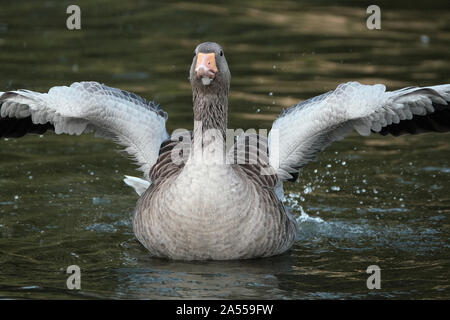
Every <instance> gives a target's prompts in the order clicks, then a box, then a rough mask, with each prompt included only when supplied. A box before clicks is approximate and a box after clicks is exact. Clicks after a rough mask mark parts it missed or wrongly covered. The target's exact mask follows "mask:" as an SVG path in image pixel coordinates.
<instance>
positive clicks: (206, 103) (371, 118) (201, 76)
mask: <svg viewBox="0 0 450 320" xmlns="http://www.w3.org/2000/svg"><path fill="white" fill-rule="evenodd" d="M230 80H231V75H230V71H229V69H228V65H227V61H226V59H225V55H224V52H223V50H222V48H221V47H220V46H219V45H218V44H216V43H212V42H206V43H202V44H200V45H198V46H197V48H196V49H195V53H194V58H193V62H192V66H191V68H190V83H191V85H192V94H193V110H194V112H193V113H194V130H193V132H192V133H191V132H188V133H186V132H184V133H183V132H182V133H180V132H174V134H172V135H169V134H168V133H167V131H166V128H165V123H166V120H167V114H166V113H165V112H164V111H163V110H162V109H161V107H160V106H159V105H158V104H157V103H156V102H153V101H147V100H145V99H143V98H141V97H139V96H137V95H135V94H133V93H130V92H126V91H123V90H119V89H114V88H110V87H107V86H106V85H103V84H99V83H96V82H80V83H73V84H72V85H70V86H69V87H67V86H58V87H53V88H51V89H50V90H49V91H48V93H37V92H33V91H29V90H17V91H9V92H6V93H3V94H2V95H1V96H0V108H1V109H0V115H1V118H0V137H16V138H17V137H21V136H23V135H25V134H27V133H38V134H42V133H44V132H46V131H47V130H52V131H54V132H55V133H56V134H61V133H67V134H76V135H79V134H81V133H87V132H95V133H96V135H98V136H101V137H105V138H111V139H114V141H116V142H117V143H119V144H121V145H123V146H125V147H126V149H125V150H126V151H127V152H128V153H129V154H130V155H132V156H133V157H134V158H135V159H136V161H137V163H138V164H139V165H140V170H141V171H142V172H143V175H144V179H140V178H135V177H126V179H125V182H126V183H127V184H129V185H131V186H133V187H134V188H135V190H136V192H137V193H138V194H139V195H140V198H139V201H138V203H137V206H136V210H135V214H134V219H133V229H134V232H135V235H136V237H137V239H138V240H139V241H140V242H141V243H142V244H143V246H144V247H145V248H147V249H148V251H149V252H150V254H151V255H152V256H155V257H165V258H171V259H184V260H207V259H217V260H226V259H244V258H254V257H267V256H272V255H277V254H280V253H282V252H285V251H286V250H288V249H289V248H290V247H291V246H292V244H293V243H294V241H295V237H296V233H297V225H296V221H295V219H294V218H293V216H291V214H290V213H289V212H288V210H287V209H286V208H285V207H284V205H283V203H282V198H283V194H282V187H283V182H285V181H295V180H296V179H297V178H298V172H299V169H300V168H302V167H303V166H305V165H306V164H307V163H308V162H309V161H311V160H313V159H314V158H315V157H316V155H317V153H318V152H319V151H321V150H322V149H324V148H325V147H326V146H328V145H329V144H331V143H332V142H334V141H337V140H340V139H342V138H343V137H345V136H346V135H347V134H349V133H350V132H351V131H352V130H353V129H354V130H356V131H357V132H358V133H359V134H361V135H363V136H367V135H369V134H370V133H371V132H373V133H379V134H382V135H387V134H392V135H395V136H397V135H402V134H406V133H409V134H418V133H424V132H448V131H450V108H449V106H448V102H449V101H450V85H449V84H446V85H438V86H431V87H408V88H404V89H401V90H396V91H386V88H385V86H384V85H381V84H377V85H362V84H360V83H358V82H349V83H345V84H341V85H339V86H338V87H337V88H336V89H335V90H334V91H330V92H327V93H325V94H322V95H320V96H318V97H315V98H312V99H309V100H306V101H304V102H302V103H299V104H297V105H295V106H293V107H291V108H289V109H287V110H286V111H283V112H282V113H281V114H280V115H279V116H278V118H277V119H276V120H275V121H274V123H273V126H272V130H271V132H270V134H269V136H268V139H267V140H265V139H264V137H263V136H262V135H256V134H250V133H249V134H247V133H244V134H242V135H240V136H239V137H238V139H233V144H234V147H232V148H226V146H225V141H227V108H228V91H229V86H230ZM191 138H192V139H191ZM235 140H236V141H235ZM251 141H256V142H257V143H256V149H255V145H254V143H251ZM266 142H267V143H266ZM239 143H240V145H241V146H243V147H244V149H239V148H238V147H237V146H238V145H239ZM233 144H232V145H233ZM229 150H231V151H229ZM239 150H240V151H239ZM242 150H244V151H243V153H242V152H241V151H242ZM255 150H256V151H257V152H256V154H259V152H260V151H261V150H262V151H264V150H268V153H267V157H266V160H267V161H266V160H264V159H262V158H261V159H259V158H258V159H257V160H256V161H253V162H251V161H249V159H250V156H251V155H252V154H254V153H255V152H254V151H255ZM260 153H261V155H264V152H260ZM230 155H231V156H230ZM242 158H243V159H244V160H243V162H242V161H241V162H239V161H236V160H238V159H242ZM224 159H227V161H224ZM229 159H231V160H232V161H228V160H229Z"/></svg>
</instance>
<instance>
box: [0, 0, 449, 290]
mask: <svg viewBox="0 0 450 320" xmlns="http://www.w3.org/2000/svg"><path fill="white" fill-rule="evenodd" d="M70 4H71V1H56V0H51V1H14V2H13V1H9V2H6V1H5V3H3V2H2V6H1V7H2V10H0V75H1V77H0V91H6V90H9V89H11V90H12V89H17V88H28V89H32V90H37V91H47V90H48V88H49V87H51V86H54V85H62V84H65V85H67V84H70V83H71V82H74V81H80V80H95V81H99V82H103V83H106V84H108V85H110V86H114V87H120V88H122V89H126V90H129V91H133V92H135V93H137V94H140V95H142V96H144V97H146V98H151V99H155V100H157V101H158V102H160V103H161V105H162V106H163V108H164V109H165V110H166V111H167V112H168V113H169V120H168V123H167V125H168V129H169V131H172V130H174V129H176V128H179V127H183V128H192V105H191V92H190V87H189V83H188V81H187V76H188V68H189V65H190V63H191V61H192V52H193V50H194V48H195V46H196V45H197V44H198V43H200V42H203V41H207V40H209V41H216V42H218V43H220V44H221V45H222V46H223V47H224V50H225V53H226V55H227V60H228V63H229V65H230V69H231V72H232V85H231V97H230V111H229V118H230V119H229V127H231V128H244V129H246V128H250V127H253V128H270V126H271V123H272V121H273V120H274V119H275V117H276V115H277V114H278V113H279V112H280V110H281V108H282V107H288V106H290V105H293V104H295V103H297V102H298V101H301V100H304V99H306V98H308V97H311V96H314V95H317V94H320V93H322V92H325V91H328V90H331V89H334V88H335V87H336V86H337V85H338V84H339V83H341V82H346V81H350V80H358V81H360V82H363V83H367V84H373V83H384V84H386V85H387V86H388V87H389V88H391V89H397V88H400V87H404V86H411V85H431V84H440V83H449V82H450V76H449V74H450V63H449V56H450V9H449V5H448V1H436V2H435V1H433V4H431V3H419V2H418V1H417V3H416V2H415V1H408V2H406V4H405V5H403V4H402V3H400V2H393V1H389V2H387V1H379V2H378V5H379V6H380V7H381V13H382V22H381V27H382V29H381V30H373V31H371V30H368V29H367V28H366V17H367V14H366V12H365V10H366V8H367V5H368V4H367V3H366V2H364V1H353V2H350V1H341V2H337V3H333V2H331V1H302V2H299V1H276V2H268V1H246V0H240V1H227V2H226V3H221V2H214V3H213V2H205V3H198V2H197V3H190V2H178V3H175V2H166V1H164V2H162V1H151V2H145V1H137V0H134V1H79V2H78V4H79V5H80V7H81V12H82V29H81V30H80V31H68V30H67V29H66V27H65V20H66V18H67V14H66V13H65V12H66V8H67V6H68V5H70ZM449 137H450V136H449V135H448V134H447V135H445V134H442V135H438V134H428V135H423V136H409V137H408V136H406V137H401V138H393V137H378V136H371V137H369V138H363V137H359V136H358V135H356V134H353V135H351V136H350V137H348V138H346V139H345V140H344V141H341V142H338V143H335V144H334V145H332V146H331V147H329V148H328V149H326V150H325V151H324V152H323V153H322V154H321V155H320V157H319V160H318V161H317V162H315V163H311V164H310V165H308V166H307V167H306V168H305V169H304V170H303V171H302V172H301V175H300V182H298V183H295V184H287V185H286V187H285V191H286V194H287V202H288V204H289V205H291V206H292V207H293V209H294V212H295V213H296V214H297V215H298V216H300V217H301V218H302V222H301V223H300V236H299V239H298V241H297V242H296V244H295V246H294V247H293V249H292V250H290V251H289V252H288V253H286V254H284V255H282V256H278V257H273V258H268V259H258V260H249V261H230V262H195V263H185V262H173V261H166V260H159V259H152V258H149V257H148V255H147V252H146V250H145V249H144V248H143V247H142V246H141V245H140V244H139V243H138V242H137V241H136V240H135V238H134V235H133V231H132V226H131V219H132V215H133V209H134V206H135V203H136V200H137V196H136V195H135V193H134V191H133V190H131V189H130V188H128V187H126V186H125V185H124V183H123V182H122V178H123V175H124V174H128V175H138V174H139V173H138V172H137V171H135V167H134V166H133V164H132V163H131V162H130V161H129V160H127V159H126V158H125V157H122V156H121V155H120V154H119V153H118V151H119V150H120V149H119V148H118V147H116V146H115V145H114V144H113V143H112V142H109V141H104V140H101V139H95V138H94V137H93V136H90V135H87V136H82V137H71V136H56V135H54V134H46V135H45V136H43V137H39V136H28V137H25V138H23V139H20V140H13V139H10V140H4V141H0V297H2V298H139V299H155V298H264V299H265V298H275V299H278V298H287V299H292V298H295V299H297V298H301V299H302V298H306V299H322V298H332V299H334V298H344V299H346V298H400V299H411V298H445V299H449V298H450V280H449V274H450V272H449V268H450V230H449V224H450V218H449V214H450V196H449V191H450V187H449V178H450V161H449V156H450V144H449V142H448V140H449ZM72 264H76V265H79V266H80V268H81V281H82V284H81V286H82V290H80V291H70V290H68V289H67V288H66V279H67V276H68V275H67V274H66V273H65V270H66V268H67V266H69V265H72ZM373 264H376V265H378V266H379V267H380V268H381V270H382V271H381V279H382V282H381V289H380V290H369V289H367V287H366V279H367V277H368V274H366V272H365V271H366V268H367V267H368V266H369V265H373Z"/></svg>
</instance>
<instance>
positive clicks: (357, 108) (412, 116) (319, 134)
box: [269, 82, 450, 181]
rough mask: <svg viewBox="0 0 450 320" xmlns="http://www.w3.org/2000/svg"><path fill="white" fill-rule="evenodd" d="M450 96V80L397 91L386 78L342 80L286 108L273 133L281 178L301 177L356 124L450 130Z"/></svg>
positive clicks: (273, 159) (368, 129)
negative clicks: (388, 86) (384, 82)
mask: <svg viewBox="0 0 450 320" xmlns="http://www.w3.org/2000/svg"><path fill="white" fill-rule="evenodd" d="M449 102H450V84H446V85H438V86H432V87H424V88H420V87H408V88H403V89H400V90H396V91H391V92H389V91H386V88H385V86H384V85H381V84H377V85H362V84H360V83H358V82H349V83H345V84H341V85H339V86H338V87H337V88H336V90H334V91H330V92H327V93H325V94H322V95H320V96H317V97H315V98H312V99H308V100H306V101H304V102H302V103H300V104H298V105H296V106H293V107H291V108H290V109H288V110H285V111H283V112H282V113H281V114H280V116H279V117H278V118H277V119H276V120H275V122H274V123H273V126H272V130H271V132H270V134H269V149H270V163H271V165H273V166H274V167H275V169H276V171H277V175H278V177H279V178H280V179H282V180H289V181H295V180H296V178H297V176H298V170H299V169H300V168H302V167H303V166H305V165H306V164H307V163H308V162H309V161H311V160H314V159H315V158H316V156H317V153H318V152H319V151H321V150H323V149H324V148H325V147H327V146H328V145H330V144H331V143H332V142H334V141H337V140H340V139H342V138H344V137H345V136H346V135H348V134H349V133H350V132H351V131H352V130H356V131H357V132H358V133H359V134H360V135H362V136H368V135H370V134H371V133H372V132H376V133H380V134H382V135H387V134H392V135H401V134H406V133H410V134H417V133H424V132H448V131H450V107H449V105H448V103H449ZM275 133H276V134H275ZM272 150H277V151H272Z"/></svg>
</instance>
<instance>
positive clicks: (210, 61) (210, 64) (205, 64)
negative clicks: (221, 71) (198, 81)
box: [195, 53, 218, 79]
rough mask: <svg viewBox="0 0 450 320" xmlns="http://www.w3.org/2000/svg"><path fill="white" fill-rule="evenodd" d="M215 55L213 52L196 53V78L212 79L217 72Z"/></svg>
mask: <svg viewBox="0 0 450 320" xmlns="http://www.w3.org/2000/svg"><path fill="white" fill-rule="evenodd" d="M217 71H218V70H217V66H216V56H215V54H214V53H198V54H197V64H196V65H195V73H196V75H197V78H204V77H208V78H209V79H214V77H215V76H216V73H217Z"/></svg>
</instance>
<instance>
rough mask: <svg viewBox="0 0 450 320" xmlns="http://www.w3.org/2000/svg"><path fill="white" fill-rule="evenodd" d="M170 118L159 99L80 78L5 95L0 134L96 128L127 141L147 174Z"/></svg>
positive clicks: (0, 107) (1, 99)
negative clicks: (67, 83)
mask: <svg viewBox="0 0 450 320" xmlns="http://www.w3.org/2000/svg"><path fill="white" fill-rule="evenodd" d="M0 94H1V93H0ZM166 120H167V114H166V113H165V112H164V111H163V110H162V109H161V108H160V106H159V105H158V104H157V103H155V102H153V101H147V100H145V99H143V98H141V97H139V96H138V95H135V94H133V93H130V92H127V91H123V90H120V89H115V88H110V87H108V86H105V85H103V84H99V83H97V82H75V83H73V84H72V85H70V87H66V86H60V87H53V88H51V89H50V90H49V91H48V93H38V92H33V91H29V90H17V91H9V92H6V93H3V94H1V95H0V137H21V136H23V135H25V134H27V133H38V134H42V133H44V132H45V131H47V130H54V131H55V133H57V134H61V133H67V134H76V135H79V134H81V133H88V132H95V133H96V135H97V136H101V137H104V138H110V139H113V140H114V141H116V142H117V143H119V144H121V145H123V146H125V147H126V149H125V151H127V152H128V153H129V154H130V155H132V156H133V157H134V158H135V159H136V161H137V163H138V165H140V166H141V167H140V170H142V171H143V172H144V176H145V177H146V178H148V174H149V172H150V169H151V167H152V166H153V164H154V163H155V162H156V159H157V158H158V152H159V147H160V145H161V143H162V141H164V140H165V139H167V138H168V134H167V131H166V128H165V122H166Z"/></svg>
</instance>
